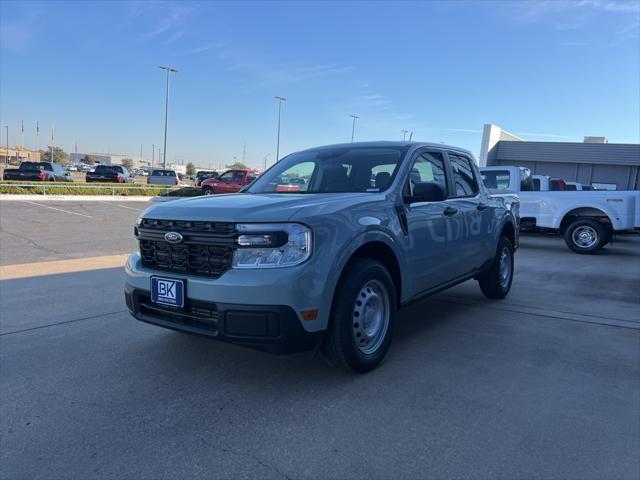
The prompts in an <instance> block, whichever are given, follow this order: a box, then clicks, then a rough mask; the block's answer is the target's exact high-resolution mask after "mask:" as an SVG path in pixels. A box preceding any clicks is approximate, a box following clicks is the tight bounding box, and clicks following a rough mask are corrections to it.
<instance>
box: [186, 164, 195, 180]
mask: <svg viewBox="0 0 640 480" xmlns="http://www.w3.org/2000/svg"><path fill="white" fill-rule="evenodd" d="M195 174H196V166H195V165H194V164H193V163H191V162H189V163H187V175H188V176H190V177H193V176H194V175H195Z"/></svg>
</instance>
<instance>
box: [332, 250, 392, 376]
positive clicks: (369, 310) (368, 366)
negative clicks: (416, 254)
mask: <svg viewBox="0 0 640 480" xmlns="http://www.w3.org/2000/svg"><path fill="white" fill-rule="evenodd" d="M347 268H348V270H347V271H346V272H345V275H344V276H343V279H342V281H341V282H340V284H339V285H338V288H337V293H336V298H335V301H334V305H333V311H332V315H331V324H330V327H329V331H328V332H327V337H326V338H325V342H324V352H325V354H326V355H327V357H328V358H329V359H330V360H331V361H332V362H333V363H335V364H338V365H340V366H342V367H344V368H345V369H347V370H351V371H354V372H367V371H369V370H372V369H374V368H375V367H377V366H378V364H379V363H380V362H381V361H382V359H383V358H384V356H385V354H386V353H387V350H388V349H389V345H390V343H391V336H392V330H393V324H394V322H395V317H396V291H395V287H394V284H393V280H392V279H391V276H390V275H389V272H388V271H387V269H386V268H385V267H384V266H383V265H382V264H381V263H379V262H376V261H375V260H370V259H358V260H356V261H354V262H352V263H351V264H350V266H349V267H347Z"/></svg>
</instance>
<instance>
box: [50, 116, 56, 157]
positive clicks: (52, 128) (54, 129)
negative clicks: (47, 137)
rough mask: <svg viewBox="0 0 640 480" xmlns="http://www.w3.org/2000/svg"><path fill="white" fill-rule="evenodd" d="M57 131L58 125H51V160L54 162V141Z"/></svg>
mask: <svg viewBox="0 0 640 480" xmlns="http://www.w3.org/2000/svg"><path fill="white" fill-rule="evenodd" d="M55 131H56V127H55V125H54V126H53V127H51V160H50V162H53V141H54V132H55Z"/></svg>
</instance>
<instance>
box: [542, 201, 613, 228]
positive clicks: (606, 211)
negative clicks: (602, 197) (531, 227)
mask: <svg viewBox="0 0 640 480" xmlns="http://www.w3.org/2000/svg"><path fill="white" fill-rule="evenodd" d="M579 208H593V209H594V210H599V211H601V212H603V213H604V214H605V215H606V216H607V217H608V218H609V220H610V221H611V224H612V225H613V227H614V229H616V230H619V228H617V227H618V226H619V224H620V219H619V218H618V217H617V216H616V213H615V212H614V211H613V210H611V208H609V206H608V205H596V204H593V203H573V204H570V205H569V206H568V207H565V208H563V209H562V210H561V211H560V212H559V213H558V214H557V215H554V217H553V228H557V229H559V228H560V225H562V220H563V219H564V217H565V216H566V215H567V214H568V213H569V212H570V211H571V210H577V209H579Z"/></svg>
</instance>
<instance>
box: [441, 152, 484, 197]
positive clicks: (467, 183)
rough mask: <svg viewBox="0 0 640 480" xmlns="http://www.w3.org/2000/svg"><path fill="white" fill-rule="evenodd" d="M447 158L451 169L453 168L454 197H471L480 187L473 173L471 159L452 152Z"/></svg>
mask: <svg viewBox="0 0 640 480" xmlns="http://www.w3.org/2000/svg"><path fill="white" fill-rule="evenodd" d="M449 160H450V161H451V170H453V183H454V185H455V189H456V197H472V196H473V195H475V194H476V193H478V191H479V190H480V189H479V188H478V181H477V180H476V178H475V175H474V173H473V167H472V166H471V160H469V159H468V158H467V157H462V156H459V155H452V154H449Z"/></svg>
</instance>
